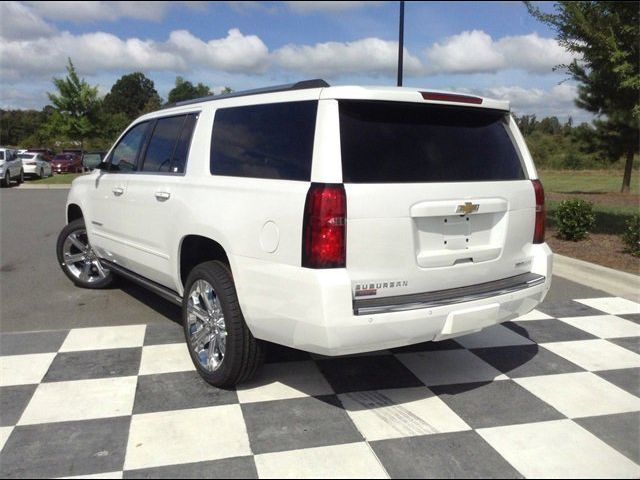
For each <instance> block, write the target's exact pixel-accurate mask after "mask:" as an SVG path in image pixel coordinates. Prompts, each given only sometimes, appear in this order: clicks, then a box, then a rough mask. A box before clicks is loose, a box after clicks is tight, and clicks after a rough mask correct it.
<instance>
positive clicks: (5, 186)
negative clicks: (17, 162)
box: [1, 170, 11, 188]
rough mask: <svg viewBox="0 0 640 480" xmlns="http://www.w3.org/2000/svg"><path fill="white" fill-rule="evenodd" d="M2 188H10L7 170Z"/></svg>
mask: <svg viewBox="0 0 640 480" xmlns="http://www.w3.org/2000/svg"><path fill="white" fill-rule="evenodd" d="M1 183H2V188H9V187H11V173H10V172H9V170H7V171H6V172H5V174H4V178H3V179H2V182H1Z"/></svg>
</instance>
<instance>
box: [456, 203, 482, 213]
mask: <svg viewBox="0 0 640 480" xmlns="http://www.w3.org/2000/svg"><path fill="white" fill-rule="evenodd" d="M479 208H480V205H478V204H477V203H471V202H464V205H458V209H457V210H456V213H460V214H463V215H469V214H470V213H475V212H477V211H478V209H479Z"/></svg>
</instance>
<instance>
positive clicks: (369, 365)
mask: <svg viewBox="0 0 640 480" xmlns="http://www.w3.org/2000/svg"><path fill="white" fill-rule="evenodd" d="M114 288H119V289H121V290H122V291H123V292H125V293H126V294H128V295H130V296H131V297H133V298H135V299H136V300H138V301H139V302H141V303H143V304H144V305H146V306H148V307H149V308H151V309H153V310H154V311H155V312H157V313H158V314H159V315H162V316H163V317H164V318H166V319H167V320H169V321H171V322H172V323H174V324H176V325H181V324H182V314H181V308H180V307H178V306H177V305H174V304H173V303H171V302H169V301H168V300H165V299H163V298H161V297H159V296H158V295H156V294H154V293H152V292H150V291H148V290H146V289H145V288H143V287H140V286H138V285H137V284H135V283H133V282H131V281H128V280H126V279H123V278H120V279H118V282H117V283H116V284H115V285H114ZM511 329H512V330H513V331H514V333H517V334H519V335H521V336H522V337H524V338H527V339H528V338H529V334H528V332H527V331H526V329H525V328H523V327H520V326H515V325H514V326H512V327H511ZM263 346H264V349H265V365H264V366H263V368H261V369H260V370H258V372H257V374H256V375H255V377H254V378H253V379H252V380H250V381H249V382H245V383H243V384H241V385H239V386H238V387H235V388H230V389H225V390H235V391H248V390H253V391H256V392H257V391H259V390H264V391H267V390H269V389H276V390H282V389H284V390H286V391H288V392H290V395H291V398H296V397H298V398H300V397H313V398H315V399H317V400H319V401H321V402H323V403H327V404H330V405H332V406H334V407H336V408H340V409H342V410H348V411H350V412H356V411H364V410H371V411H375V410H378V409H383V408H392V409H396V408H400V409H403V408H405V407H404V406H406V405H407V404H411V403H412V402H419V401H423V400H427V399H429V398H431V397H434V396H438V397H443V396H446V397H455V396H457V395H465V394H467V393H468V392H470V391H472V390H476V389H482V388H483V387H485V386H487V385H490V384H491V383H494V382H495V381H496V380H495V379H496V378H498V377H500V376H501V375H503V374H506V375H507V376H508V375H509V372H510V371H514V370H516V369H518V368H520V367H522V366H523V365H526V364H527V363H528V362H529V361H531V360H533V359H534V358H535V357H536V355H537V354H538V345H537V344H535V343H532V344H528V345H521V346H510V347H497V348H492V349H483V348H479V349H475V348H474V349H471V350H469V349H466V348H464V347H463V346H462V345H460V344H459V343H457V342H456V341H455V340H445V341H441V342H423V343H418V344H414V345H409V346H405V347H400V348H394V349H391V350H384V351H380V352H370V353H363V354H355V355H343V356H334V357H329V356H324V355H317V354H312V353H309V352H305V351H302V350H297V349H294V348H289V347H285V346H282V345H278V344H275V343H270V342H263ZM485 350H494V351H500V350H504V351H503V352H501V353H502V355H503V356H504V355H507V356H510V358H506V359H505V358H502V359H501V360H500V365H498V364H496V362H486V361H485V360H487V357H486V356H484V359H483V351H485ZM421 361H424V362H441V367H439V366H438V365H426V368H424V369H423V368H422V367H421V366H420V362H421ZM490 363H493V365H490ZM409 364H410V366H411V368H409V366H408V365H409ZM496 367H498V368H496ZM440 368H441V369H442V370H443V371H444V372H445V373H444V374H439V373H438V370H439V369H440ZM478 368H484V369H485V370H486V372H488V373H484V374H483V375H478V373H477V370H478ZM414 370H415V371H414ZM418 371H422V375H421V374H420V372H418ZM416 372H418V373H417V374H416ZM425 372H426V373H425ZM491 372H493V373H494V374H493V375H492V374H491ZM420 376H422V377H423V378H424V377H425V376H432V377H437V378H438V379H437V381H436V382H432V383H429V382H428V381H427V382H423V381H421V379H420V378H419V377H420ZM503 378H504V377H503ZM461 379H465V380H464V381H463V380H461ZM209 388H212V389H215V388H216V387H213V386H210V387H209ZM394 392H395V393H394ZM336 395H339V398H336Z"/></svg>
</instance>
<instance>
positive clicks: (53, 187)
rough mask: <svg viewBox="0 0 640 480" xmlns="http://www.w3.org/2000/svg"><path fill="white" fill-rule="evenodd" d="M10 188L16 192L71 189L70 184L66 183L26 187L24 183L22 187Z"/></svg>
mask: <svg viewBox="0 0 640 480" xmlns="http://www.w3.org/2000/svg"><path fill="white" fill-rule="evenodd" d="M12 188H17V189H18V190H65V189H69V188H71V184H70V183H67V184H63V185H60V184H57V185H28V184H26V183H23V184H22V185H18V186H16V187H12Z"/></svg>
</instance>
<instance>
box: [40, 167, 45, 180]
mask: <svg viewBox="0 0 640 480" xmlns="http://www.w3.org/2000/svg"><path fill="white" fill-rule="evenodd" d="M40 178H44V168H42V167H40Z"/></svg>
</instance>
